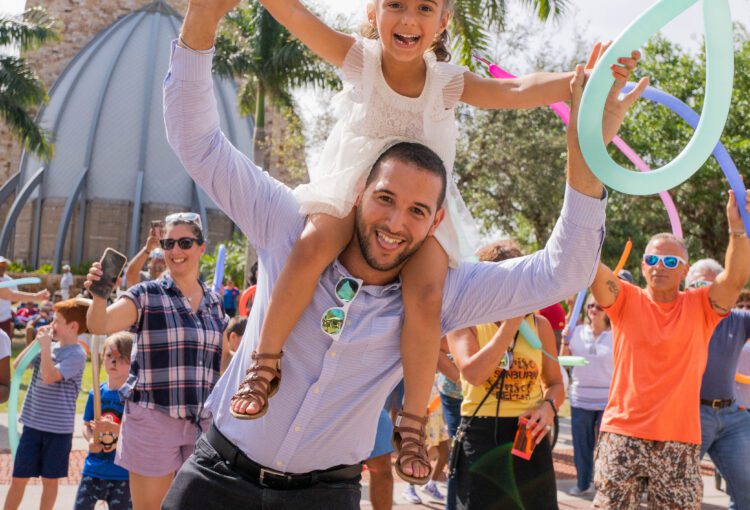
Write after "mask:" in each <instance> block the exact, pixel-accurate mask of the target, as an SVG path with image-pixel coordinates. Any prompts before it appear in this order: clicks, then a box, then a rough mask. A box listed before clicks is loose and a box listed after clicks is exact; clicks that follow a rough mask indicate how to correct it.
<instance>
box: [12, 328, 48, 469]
mask: <svg viewBox="0 0 750 510" xmlns="http://www.w3.org/2000/svg"><path fill="white" fill-rule="evenodd" d="M40 351H41V348H40V347H39V342H37V341H36V340H34V343H32V344H31V346H30V347H29V349H28V350H27V351H26V352H25V353H24V355H23V357H22V358H21V359H20V360H19V361H18V366H17V367H16V369H15V370H14V371H13V377H11V379H10V395H9V396H8V443H9V444H10V454H11V456H12V457H13V460H15V459H16V449H18V393H19V391H20V389H21V377H23V372H24V370H26V368H28V366H29V364H30V363H31V362H32V361H33V360H34V358H35V357H36V356H37V354H39V352H40Z"/></svg>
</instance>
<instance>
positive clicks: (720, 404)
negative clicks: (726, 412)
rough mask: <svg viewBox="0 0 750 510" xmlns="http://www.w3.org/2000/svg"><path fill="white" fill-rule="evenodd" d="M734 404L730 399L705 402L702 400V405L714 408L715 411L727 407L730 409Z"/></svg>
mask: <svg viewBox="0 0 750 510" xmlns="http://www.w3.org/2000/svg"><path fill="white" fill-rule="evenodd" d="M732 404H734V399H733V398H728V399H726V400H721V399H718V398H717V399H714V400H705V399H701V405H704V406H709V407H713V408H714V409H723V408H725V407H729V406H731V405H732Z"/></svg>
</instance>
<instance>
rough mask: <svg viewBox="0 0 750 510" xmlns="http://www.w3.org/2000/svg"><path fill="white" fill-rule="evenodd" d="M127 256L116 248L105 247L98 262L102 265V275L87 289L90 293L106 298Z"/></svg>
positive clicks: (112, 288) (115, 282)
mask: <svg viewBox="0 0 750 510" xmlns="http://www.w3.org/2000/svg"><path fill="white" fill-rule="evenodd" d="M127 261H128V259H127V257H126V256H125V255H123V254H122V253H120V252H119V251H117V250H113V249H112V248H107V249H106V250H104V255H102V259H101V260H100V261H99V263H100V264H101V265H102V277H101V279H100V280H99V281H96V282H92V283H91V288H90V289H89V290H90V291H91V293H92V294H95V295H97V296H99V297H102V298H104V299H107V298H108V297H109V295H110V294H111V293H112V291H113V290H114V288H115V285H116V284H117V278H119V277H120V273H122V270H123V268H124V267H125V263H126V262H127Z"/></svg>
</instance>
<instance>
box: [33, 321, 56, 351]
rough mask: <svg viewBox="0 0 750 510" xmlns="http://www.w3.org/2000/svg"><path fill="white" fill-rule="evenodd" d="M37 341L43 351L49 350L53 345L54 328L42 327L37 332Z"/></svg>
mask: <svg viewBox="0 0 750 510" xmlns="http://www.w3.org/2000/svg"><path fill="white" fill-rule="evenodd" d="M36 339H37V340H38V341H39V347H40V348H41V349H49V348H50V346H51V345H52V326H42V327H41V328H39V331H37V334H36Z"/></svg>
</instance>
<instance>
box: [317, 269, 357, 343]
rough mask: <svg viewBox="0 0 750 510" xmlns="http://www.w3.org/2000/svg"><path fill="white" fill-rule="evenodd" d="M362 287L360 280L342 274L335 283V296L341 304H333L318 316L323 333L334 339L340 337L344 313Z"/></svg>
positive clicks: (344, 317)
mask: <svg viewBox="0 0 750 510" xmlns="http://www.w3.org/2000/svg"><path fill="white" fill-rule="evenodd" d="M361 287H362V280H359V279H357V278H351V277H349V276H344V277H343V278H341V279H340V280H339V281H338V283H337V284H336V297H337V298H338V299H339V301H341V302H342V303H343V306H334V307H332V308H329V309H328V310H326V311H325V312H324V313H323V316H322V317H321V318H320V329H322V330H323V333H325V334H327V335H329V336H330V337H331V338H333V339H334V340H338V339H339V337H341V332H342V331H343V329H344V324H345V323H346V313H347V312H348V311H349V306H350V305H351V304H352V301H354V298H356V297H357V295H358V294H359V290H360V288H361Z"/></svg>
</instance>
